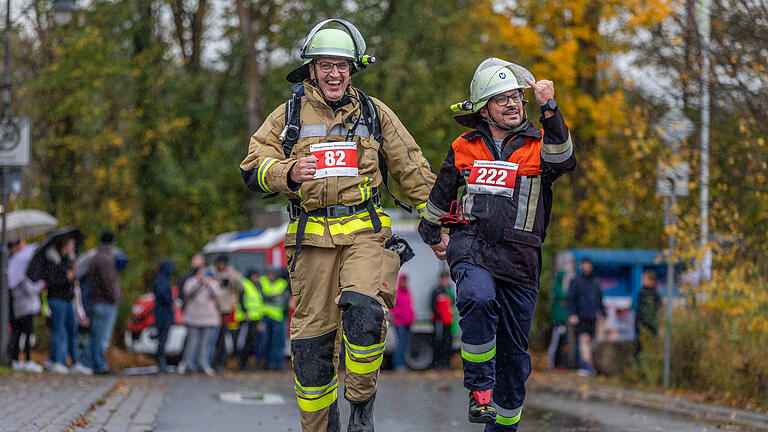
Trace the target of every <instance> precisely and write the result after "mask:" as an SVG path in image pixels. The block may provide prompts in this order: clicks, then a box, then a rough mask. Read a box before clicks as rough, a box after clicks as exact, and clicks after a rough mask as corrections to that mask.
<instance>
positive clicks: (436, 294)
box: [431, 272, 454, 371]
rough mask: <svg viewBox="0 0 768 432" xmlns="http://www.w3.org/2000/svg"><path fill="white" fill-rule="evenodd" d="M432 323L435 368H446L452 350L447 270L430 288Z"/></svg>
mask: <svg viewBox="0 0 768 432" xmlns="http://www.w3.org/2000/svg"><path fill="white" fill-rule="evenodd" d="M431 298H432V323H433V324H434V328H435V332H434V335H435V336H434V338H433V342H432V345H433V351H434V353H435V360H434V366H435V369H436V370H439V371H444V370H448V368H449V367H450V366H451V351H452V350H453V347H452V345H453V335H452V334H451V327H452V326H453V304H454V301H453V297H452V296H451V277H450V274H449V273H448V272H441V273H440V279H439V280H438V283H437V286H436V287H435V288H434V289H432V297H431Z"/></svg>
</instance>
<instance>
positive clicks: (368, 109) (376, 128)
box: [357, 89, 413, 213]
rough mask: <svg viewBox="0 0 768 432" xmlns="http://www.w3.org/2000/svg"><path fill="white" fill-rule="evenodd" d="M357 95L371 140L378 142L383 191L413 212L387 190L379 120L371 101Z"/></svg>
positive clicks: (386, 170) (385, 163) (387, 173)
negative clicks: (371, 136)
mask: <svg viewBox="0 0 768 432" xmlns="http://www.w3.org/2000/svg"><path fill="white" fill-rule="evenodd" d="M357 93H358V95H359V96H360V108H361V110H362V116H363V119H365V125H366V126H367V127H368V130H369V131H370V133H371V135H373V139H375V140H376V141H378V142H379V171H381V183H382V184H383V185H384V189H386V190H387V193H388V194H389V195H390V196H391V197H392V199H393V200H394V201H395V204H397V205H398V206H399V207H400V208H402V209H403V210H405V211H407V212H408V213H411V212H413V207H411V206H409V205H408V204H405V203H403V202H402V201H400V200H399V199H397V197H396V196H395V194H393V193H392V191H391V190H389V183H388V180H389V168H388V167H387V160H386V159H385V158H384V152H382V151H381V145H383V144H384V137H383V136H382V135H381V119H380V118H379V114H378V112H377V111H376V106H375V105H374V103H373V99H371V98H369V97H368V96H366V94H365V93H363V92H362V91H361V90H360V89H357Z"/></svg>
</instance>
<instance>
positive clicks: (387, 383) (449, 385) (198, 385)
mask: <svg viewBox="0 0 768 432" xmlns="http://www.w3.org/2000/svg"><path fill="white" fill-rule="evenodd" d="M158 378H159V379H160V380H161V381H162V383H163V388H164V392H165V396H164V399H163V402H162V404H161V406H160V409H159V412H158V414H157V422H156V428H155V430H156V431H159V432H172V431H173V432H175V431H185V432H187V431H190V432H198V431H218V430H229V431H238V430H258V431H264V432H273V431H274V432H286V431H300V427H299V420H298V406H297V403H296V400H295V397H294V394H293V391H292V375H290V374H288V373H285V374H269V375H263V374H262V375H247V374H244V375H234V374H233V375H229V376H219V377H216V378H208V377H201V376H195V377H189V376H184V377H180V376H165V377H158ZM339 390H340V399H341V386H340V389H339ZM222 395H224V396H222ZM222 397H223V398H224V399H228V400H229V401H228V402H227V401H222ZM466 404H467V395H466V392H465V390H464V389H463V388H462V386H461V378H460V377H459V376H457V375H456V374H451V375H438V374H416V373H413V374H393V373H382V376H381V378H380V380H379V388H378V394H377V400H376V410H375V419H376V431H377V432H417V431H418V432H424V431H482V430H483V426H482V425H473V424H470V423H468V422H467V420H466V406H467V405H466ZM340 407H341V418H342V425H345V423H346V419H347V418H348V416H349V410H348V404H347V402H346V401H344V400H341V405H340ZM519 430H520V431H595V432H597V431H603V432H614V431H615V432H625V431H626V432H628V431H666V432H675V431H681V432H682V431H697V432H698V431H714V430H718V428H717V426H716V425H714V424H710V423H705V422H701V421H697V420H695V419H691V418H687V417H682V416H676V415H672V414H669V413H665V412H662V411H654V410H646V409H640V408H634V407H627V406H624V405H621V404H619V403H616V404H610V403H606V402H597V401H584V400H577V399H569V398H567V397H563V396H559V395H551V394H548V393H531V394H529V396H528V398H527V401H526V405H525V408H524V410H523V418H522V422H521V426H520V429H519ZM737 430H738V429H737Z"/></svg>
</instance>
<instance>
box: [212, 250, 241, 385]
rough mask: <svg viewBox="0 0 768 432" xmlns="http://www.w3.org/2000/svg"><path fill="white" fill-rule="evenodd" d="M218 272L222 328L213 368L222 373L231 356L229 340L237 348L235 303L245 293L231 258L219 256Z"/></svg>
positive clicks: (215, 263) (217, 342) (217, 262)
mask: <svg viewBox="0 0 768 432" xmlns="http://www.w3.org/2000/svg"><path fill="white" fill-rule="evenodd" d="M214 266H215V271H216V280H217V281H218V282H219V286H220V287H221V294H219V299H218V305H219V313H220V314H221V327H220V328H219V334H218V338H217V339H216V347H215V354H214V358H213V368H214V369H215V370H217V371H221V370H222V369H223V368H224V366H226V364H227V360H228V359H229V354H228V353H227V342H226V340H227V338H229V339H230V342H231V345H232V347H233V349H234V347H236V346H237V333H238V327H239V326H238V325H237V321H236V320H235V317H234V314H235V302H237V299H238V298H239V297H240V293H241V292H243V284H242V282H241V281H242V279H243V276H242V275H241V274H240V273H238V272H237V270H235V269H234V267H231V266H230V265H229V258H227V256H226V255H223V254H222V255H219V256H217V257H216V260H215V262H214Z"/></svg>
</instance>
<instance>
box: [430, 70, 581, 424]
mask: <svg viewBox="0 0 768 432" xmlns="http://www.w3.org/2000/svg"><path fill="white" fill-rule="evenodd" d="M528 87H532V88H533V92H534V95H535V98H536V101H537V102H538V104H539V105H540V107H541V117H540V118H539V121H540V122H541V124H542V126H543V130H542V129H539V128H537V127H536V126H534V124H533V122H532V121H531V120H529V119H528V118H527V117H526V113H525V110H524V106H525V104H526V103H527V101H526V100H525V99H524V97H525V94H524V89H525V88H528ZM470 95H471V98H470V100H469V101H467V102H464V103H460V104H456V105H455V106H454V107H456V108H460V109H461V110H464V111H469V112H467V113H462V114H459V115H456V116H454V118H455V119H456V121H457V122H458V123H459V124H461V125H463V126H466V127H469V128H472V130H471V131H469V132H467V133H465V134H463V135H461V136H460V137H458V138H457V139H456V140H455V141H454V142H453V144H452V145H451V148H450V149H449V150H448V155H447V156H446V158H445V160H444V161H443V164H442V166H441V167H440V171H439V173H438V176H437V180H436V182H435V186H434V187H433V189H432V191H431V193H430V195H429V199H428V201H427V206H426V212H425V213H424V218H423V219H422V220H421V223H420V224H419V234H420V235H421V237H422V239H423V240H424V242H425V243H427V244H428V245H430V247H431V248H432V249H433V251H434V252H435V255H436V256H437V257H438V258H440V259H446V258H447V260H448V264H449V266H450V268H451V276H452V278H453V280H454V281H455V282H456V286H457V306H458V310H459V315H460V320H459V325H460V327H461V331H462V336H461V356H462V361H463V366H464V386H465V387H466V388H467V389H468V391H469V421H470V422H473V423H486V427H485V430H486V431H515V430H517V426H518V423H519V421H520V418H521V414H522V407H523V401H524V399H525V381H526V380H527V379H528V376H529V375H530V372H531V361H530V356H529V355H528V353H527V349H528V336H529V333H530V330H531V323H532V320H533V313H534V309H535V306H536V298H537V295H538V287H539V276H540V273H541V244H542V242H543V240H544V238H545V236H546V228H547V225H548V223H549V217H550V212H551V209H552V183H553V182H554V181H555V179H557V178H558V177H559V176H561V175H562V174H564V173H566V172H568V171H571V170H573V169H574V167H575V165H576V160H575V158H574V156H573V145H572V143H571V137H570V134H569V132H568V128H567V126H566V125H565V121H564V120H563V116H562V114H561V112H560V110H559V108H558V107H557V103H556V102H555V99H554V95H555V90H554V84H553V83H552V82H551V81H548V80H541V81H535V79H534V77H533V75H531V73H530V72H528V71H527V70H526V69H525V68H523V67H521V66H518V65H516V64H514V63H510V62H507V61H503V60H500V59H497V58H489V59H487V60H485V61H483V62H482V63H481V64H480V65H479V66H478V68H477V70H476V71H475V75H474V77H473V79H472V84H471V85H470ZM454 107H452V108H454ZM460 188H463V191H462V195H461V198H460V199H459V200H456V197H457V195H458V192H459V189H460ZM445 228H449V232H448V233H446V232H445Z"/></svg>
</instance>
